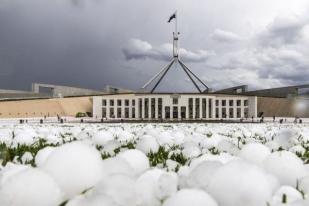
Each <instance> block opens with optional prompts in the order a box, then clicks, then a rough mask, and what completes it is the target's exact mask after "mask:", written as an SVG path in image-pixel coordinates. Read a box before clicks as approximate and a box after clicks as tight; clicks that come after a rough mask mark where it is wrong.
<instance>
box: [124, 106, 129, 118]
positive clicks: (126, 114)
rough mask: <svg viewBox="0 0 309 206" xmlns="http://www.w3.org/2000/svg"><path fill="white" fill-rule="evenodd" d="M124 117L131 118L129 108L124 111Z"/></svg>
mask: <svg viewBox="0 0 309 206" xmlns="http://www.w3.org/2000/svg"><path fill="white" fill-rule="evenodd" d="M124 117H125V118H129V108H125V109H124Z"/></svg>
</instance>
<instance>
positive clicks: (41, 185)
mask: <svg viewBox="0 0 309 206" xmlns="http://www.w3.org/2000/svg"><path fill="white" fill-rule="evenodd" d="M62 200H63V199H62V193H61V190H60V188H59V186H58V185H57V184H56V182H55V181H54V180H53V178H52V177H50V176H49V175H48V174H46V173H45V172H42V171H40V170H39V169H33V168H29V169H26V170H22V171H20V172H19V173H17V174H15V175H13V176H11V177H10V178H8V179H7V180H6V181H5V182H4V183H3V184H2V185H1V188H0V205H3V206H6V205H10V206H55V205H59V204H60V203H61V202H62Z"/></svg>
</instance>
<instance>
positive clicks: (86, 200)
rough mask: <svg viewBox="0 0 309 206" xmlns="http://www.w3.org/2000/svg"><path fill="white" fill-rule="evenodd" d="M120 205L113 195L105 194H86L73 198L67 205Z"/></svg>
mask: <svg viewBox="0 0 309 206" xmlns="http://www.w3.org/2000/svg"><path fill="white" fill-rule="evenodd" d="M103 205H104V206H119V205H118V204H117V203H116V202H115V201H114V200H113V199H112V198H111V197H109V196H107V195H103V194H99V195H98V194H86V195H80V196H76V197H74V198H73V199H71V200H70V201H69V202H68V203H67V204H66V206H103Z"/></svg>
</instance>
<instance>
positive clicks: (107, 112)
mask: <svg viewBox="0 0 309 206" xmlns="http://www.w3.org/2000/svg"><path fill="white" fill-rule="evenodd" d="M109 108H110V105H109V99H106V118H107V119H109V118H110V113H109Z"/></svg>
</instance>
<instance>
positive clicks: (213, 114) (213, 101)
mask: <svg viewBox="0 0 309 206" xmlns="http://www.w3.org/2000/svg"><path fill="white" fill-rule="evenodd" d="M211 99H212V101H211V104H212V107H211V109H212V114H211V115H212V117H211V118H212V119H216V98H211Z"/></svg>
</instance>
